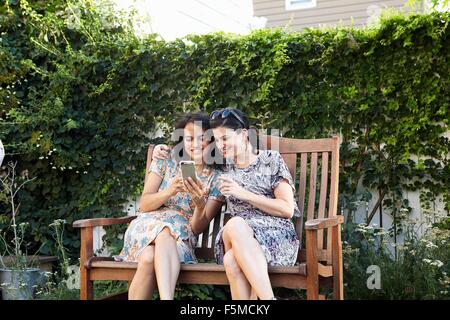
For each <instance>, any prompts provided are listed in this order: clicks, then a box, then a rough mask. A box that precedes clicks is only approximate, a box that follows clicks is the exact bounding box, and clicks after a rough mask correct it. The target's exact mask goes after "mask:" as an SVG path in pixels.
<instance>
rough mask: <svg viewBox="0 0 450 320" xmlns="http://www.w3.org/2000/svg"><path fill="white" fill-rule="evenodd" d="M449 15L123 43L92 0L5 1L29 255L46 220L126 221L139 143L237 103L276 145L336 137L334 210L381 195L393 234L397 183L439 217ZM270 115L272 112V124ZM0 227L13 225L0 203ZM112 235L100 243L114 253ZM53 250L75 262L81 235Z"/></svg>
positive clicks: (447, 112) (1, 68)
mask: <svg viewBox="0 0 450 320" xmlns="http://www.w3.org/2000/svg"><path fill="white" fill-rule="evenodd" d="M449 21H450V15H449V14H448V13H439V12H433V13H430V14H427V15H420V14H415V15H410V16H404V15H399V14H395V13H394V14H389V15H385V17H384V18H383V19H382V20H381V22H380V24H379V25H378V27H377V28H372V29H354V28H343V27H339V28H330V29H322V30H316V29H307V30H305V31H303V32H301V33H286V32H284V31H282V30H260V31H254V32H252V33H251V34H249V35H247V36H235V35H230V34H223V33H216V34H209V35H202V36H189V37H187V38H185V39H179V40H175V41H172V42H165V41H162V40H160V39H159V38H158V36H156V35H151V36H149V37H147V38H145V39H138V38H136V37H135V36H133V34H132V32H129V31H130V29H129V27H128V26H127V24H126V23H125V24H117V23H115V22H114V19H113V17H111V16H108V15H105V14H104V13H101V12H98V11H96V10H95V8H94V7H93V6H92V5H91V3H90V2H89V1H77V2H75V1H50V2H49V1H18V0H17V1H13V0H9V1H8V0H7V1H2V4H1V5H0V139H1V140H2V141H3V142H4V144H5V149H6V152H7V158H6V159H5V161H8V160H18V161H19V166H20V168H21V170H27V171H28V173H29V175H30V177H37V179H36V182H35V183H33V184H31V185H29V186H27V187H26V188H25V189H24V190H23V192H21V193H20V195H19V200H20V202H21V208H20V214H19V218H20V219H19V222H20V221H27V222H29V223H30V225H31V230H30V232H29V239H28V240H29V242H30V246H31V248H33V247H35V248H37V247H39V245H41V244H43V247H42V249H41V252H42V253H45V254H51V253H54V252H56V248H55V245H54V241H53V238H52V236H51V232H50V230H49V228H48V225H49V224H50V223H51V222H52V221H53V220H55V219H65V220H66V221H67V222H68V224H69V225H71V223H72V222H73V221H75V220H77V219H82V218H88V217H96V216H102V217H103V216H121V215H124V214H125V212H126V211H127V208H125V207H124V204H125V203H127V202H128V199H130V198H133V197H136V196H138V195H139V194H140V192H141V190H142V187H143V177H144V167H145V159H146V148H147V146H148V144H149V143H150V142H155V139H152V133H153V132H155V131H156V130H157V129H158V128H160V129H162V130H163V132H165V133H166V136H167V133H168V132H169V130H170V128H171V127H172V124H173V122H174V118H175V117H176V115H177V114H179V113H181V112H185V111H190V110H204V111H207V112H210V111H212V110H214V109H216V108H221V107H225V106H233V107H237V108H240V109H242V110H243V111H244V112H246V113H248V114H249V115H250V117H251V119H252V120H253V121H254V123H255V124H257V126H258V127H259V128H282V129H283V135H284V136H286V137H303V138H319V137H328V136H330V135H331V134H335V133H339V134H341V136H342V138H343V143H342V146H341V164H340V165H341V166H340V173H341V176H340V177H341V178H340V189H339V191H340V204H339V206H340V209H343V210H347V212H348V213H349V218H348V222H351V221H352V213H353V212H354V210H355V209H356V204H357V203H358V202H359V201H364V200H367V199H368V197H370V195H369V193H368V192H357V190H359V189H358V188H357V187H358V186H363V187H364V190H378V191H379V192H380V194H383V197H384V200H383V202H382V203H381V206H382V208H383V210H384V211H385V212H388V213H390V214H392V215H393V217H394V220H395V221H397V222H398V224H396V230H393V232H394V233H397V232H399V231H401V230H397V226H399V225H401V215H400V214H398V213H399V212H400V210H407V211H408V212H410V211H411V209H412V208H411V207H410V206H409V203H408V201H407V200H406V199H404V197H403V192H404V191H406V190H420V191H421V198H422V200H423V203H424V204H425V205H426V204H427V203H429V204H430V205H431V204H432V202H433V201H435V200H436V199H437V198H438V196H442V198H443V201H444V203H445V210H447V212H448V210H449V209H450V192H449V186H450V169H449V168H450V167H449V146H450V142H449V138H448V136H447V137H446V136H445V133H446V132H448V125H449V119H450V108H449V104H450V95H449V92H450V38H449V35H450V28H449V27H448V24H449ZM275 114H276V116H274V115H275ZM0 207H1V210H0V212H1V213H0V229H6V228H7V227H8V224H9V219H8V210H9V209H8V204H7V203H6V201H5V198H4V197H3V198H1V202H0ZM120 231H121V230H120V229H116V228H112V231H111V232H112V233H110V235H112V236H111V237H110V244H111V245H112V246H113V247H114V246H115V247H117V248H118V247H120V240H119V239H117V238H116V237H115V235H116V234H117V233H119V232H120ZM64 241H65V242H64V245H65V246H66V247H67V248H68V249H69V252H70V255H71V257H73V258H76V257H77V256H78V248H79V232H78V230H73V229H71V227H69V230H68V232H67V233H66V237H65V239H64Z"/></svg>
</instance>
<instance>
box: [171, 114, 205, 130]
mask: <svg viewBox="0 0 450 320" xmlns="http://www.w3.org/2000/svg"><path fill="white" fill-rule="evenodd" d="M195 122H201V125H202V129H203V131H206V130H208V129H209V128H211V126H210V124H209V116H208V114H207V113H205V112H189V113H185V114H183V115H181V116H180V117H178V118H177V120H176V121H175V129H184V128H185V127H186V126H187V125H188V124H189V123H195Z"/></svg>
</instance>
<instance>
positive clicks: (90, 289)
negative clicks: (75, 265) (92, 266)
mask: <svg viewBox="0 0 450 320" xmlns="http://www.w3.org/2000/svg"><path fill="white" fill-rule="evenodd" d="M82 269H84V270H82ZM82 269H80V300H94V286H93V281H90V280H88V279H89V271H88V270H86V268H84V267H82Z"/></svg>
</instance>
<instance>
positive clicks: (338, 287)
mask: <svg viewBox="0 0 450 320" xmlns="http://www.w3.org/2000/svg"><path fill="white" fill-rule="evenodd" d="M331 237H332V240H331V241H332V262H333V298H334V299H335V300H343V299H344V277H343V268H342V243H341V225H337V226H335V227H333V230H332V233H331Z"/></svg>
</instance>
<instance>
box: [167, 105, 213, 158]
mask: <svg viewBox="0 0 450 320" xmlns="http://www.w3.org/2000/svg"><path fill="white" fill-rule="evenodd" d="M190 123H193V124H200V125H201V128H202V130H203V131H204V132H205V131H207V130H209V129H211V126H210V123H209V115H208V114H207V113H205V112H189V113H185V114H182V115H181V116H179V117H178V118H177V119H176V120H175V131H174V133H175V134H176V135H172V139H171V140H172V141H171V142H172V144H179V143H183V138H184V135H183V134H180V132H179V130H181V129H184V128H185V127H186V126H187V125H188V124H190ZM212 142H214V136H213V135H212V133H211V136H210V141H209V143H212ZM186 154H187V153H186V152H185V149H184V144H183V147H182V149H181V150H180V152H179V154H178V155H175V156H176V157H177V158H178V159H179V160H181V159H184V160H187V159H185V157H186Z"/></svg>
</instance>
